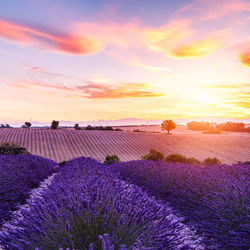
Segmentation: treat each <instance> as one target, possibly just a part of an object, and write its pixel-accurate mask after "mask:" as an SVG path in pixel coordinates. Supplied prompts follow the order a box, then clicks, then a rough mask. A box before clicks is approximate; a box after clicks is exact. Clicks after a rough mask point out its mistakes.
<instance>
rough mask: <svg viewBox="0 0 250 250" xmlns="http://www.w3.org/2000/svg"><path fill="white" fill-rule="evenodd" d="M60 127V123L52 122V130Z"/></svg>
mask: <svg viewBox="0 0 250 250" xmlns="http://www.w3.org/2000/svg"><path fill="white" fill-rule="evenodd" d="M58 126H59V121H55V120H53V121H52V122H51V128H52V129H57V128H58Z"/></svg>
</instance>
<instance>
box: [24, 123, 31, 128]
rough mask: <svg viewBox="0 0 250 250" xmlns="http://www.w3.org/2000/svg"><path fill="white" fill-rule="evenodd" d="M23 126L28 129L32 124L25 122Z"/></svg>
mask: <svg viewBox="0 0 250 250" xmlns="http://www.w3.org/2000/svg"><path fill="white" fill-rule="evenodd" d="M24 125H25V126H26V127H28V128H30V127H31V125H32V124H31V123H30V122H25V123H24Z"/></svg>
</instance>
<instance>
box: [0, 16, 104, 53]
mask: <svg viewBox="0 0 250 250" xmlns="http://www.w3.org/2000/svg"><path fill="white" fill-rule="evenodd" d="M0 38H4V39H7V40H10V41H13V42H16V43H21V44H25V45H35V46H38V47H40V48H42V49H45V50H49V51H53V52H56V53H64V54H72V55H85V54H88V53H93V52H96V51H99V50H100V48H101V45H100V43H99V42H98V41H96V40H94V39H92V38H91V39H90V38H86V37H84V36H78V35H71V34H67V33H64V34H62V33H61V34H60V35H59V34H57V32H54V33H52V32H47V31H43V30H40V29H39V28H31V27H29V26H26V25H22V24H19V23H14V22H11V21H6V20H3V19H0Z"/></svg>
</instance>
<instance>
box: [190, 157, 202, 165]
mask: <svg viewBox="0 0 250 250" xmlns="http://www.w3.org/2000/svg"><path fill="white" fill-rule="evenodd" d="M187 163H188V164H190V165H200V164H201V162H200V161H199V160H197V159H195V158H194V157H190V158H187Z"/></svg>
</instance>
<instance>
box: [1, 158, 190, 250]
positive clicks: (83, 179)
mask: <svg viewBox="0 0 250 250" xmlns="http://www.w3.org/2000/svg"><path fill="white" fill-rule="evenodd" d="M27 205H28V206H29V209H28V210H27V209H26V208H22V209H21V210H19V212H20V214H21V216H19V217H18V216H17V217H16V218H14V219H13V220H12V221H10V223H9V226H6V227H4V230H3V233H2V234H0V242H1V244H2V245H3V247H5V248H7V249H35V248H36V247H39V248H41V249H60V248H62V249H66V248H70V249H126V248H125V247H127V248H128V249H179V246H180V245H181V244H182V239H181V237H180V233H179V232H180V230H183V225H182V224H181V223H180V220H179V219H177V218H176V219H172V214H171V212H170V211H171V209H169V208H168V206H164V205H163V204H162V203H160V202H158V201H157V200H155V199H154V198H151V197H149V196H148V195H147V194H146V193H145V192H143V191H142V189H141V188H139V187H137V186H136V185H132V184H129V183H126V182H125V181H122V180H120V179H119V176H118V174H116V173H114V172H113V171H111V170H110V168H107V167H104V166H103V165H102V164H100V163H98V162H97V161H95V160H92V159H88V158H83V157H82V158H78V159H75V160H72V161H69V162H68V163H67V164H66V165H65V166H64V167H63V168H61V169H60V172H59V173H58V174H57V175H56V176H55V177H54V179H53V180H52V183H51V184H50V185H49V186H48V187H47V188H46V190H44V192H43V193H41V194H40V195H39V196H37V197H33V199H31V200H29V201H28V202H27ZM12 225H15V226H14V228H13V227H12ZM100 235H103V237H100V238H99V236H100ZM108 235H109V239H108ZM103 238H105V242H103V241H102V242H101V241H100V240H99V239H103ZM101 243H103V246H101ZM104 243H105V244H104ZM106 244H107V245H106ZM111 245H113V246H114V248H111ZM119 245H120V247H119ZM121 245H123V247H122V246H121ZM90 246H91V248H89V247H90ZM141 246H144V247H145V248H141ZM188 247H189V246H188V245H187V246H186V248H188Z"/></svg>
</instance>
